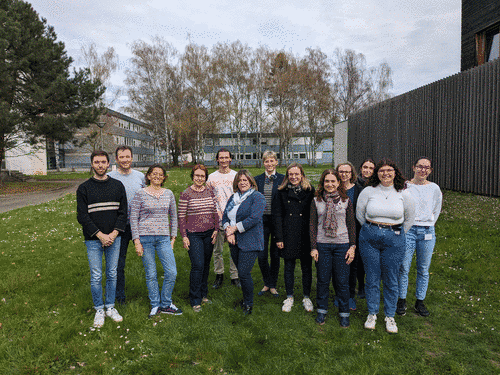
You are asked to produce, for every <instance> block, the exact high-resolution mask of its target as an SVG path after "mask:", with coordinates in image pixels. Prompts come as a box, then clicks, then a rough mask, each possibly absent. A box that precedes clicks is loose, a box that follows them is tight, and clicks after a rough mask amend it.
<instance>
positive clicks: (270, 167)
mask: <svg viewBox="0 0 500 375" xmlns="http://www.w3.org/2000/svg"><path fill="white" fill-rule="evenodd" d="M277 165H278V160H276V159H275V158H267V159H266V160H264V168H265V169H266V172H267V174H273V173H274V171H275V170H276V166H277Z"/></svg>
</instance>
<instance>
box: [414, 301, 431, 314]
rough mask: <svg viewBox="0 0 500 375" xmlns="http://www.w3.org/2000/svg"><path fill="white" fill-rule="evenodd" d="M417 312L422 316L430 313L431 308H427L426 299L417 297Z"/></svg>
mask: <svg viewBox="0 0 500 375" xmlns="http://www.w3.org/2000/svg"><path fill="white" fill-rule="evenodd" d="M415 312H416V313H417V314H418V315H420V316H429V315H430V312H429V310H427V307H425V305H424V301H423V300H421V299H417V302H415Z"/></svg>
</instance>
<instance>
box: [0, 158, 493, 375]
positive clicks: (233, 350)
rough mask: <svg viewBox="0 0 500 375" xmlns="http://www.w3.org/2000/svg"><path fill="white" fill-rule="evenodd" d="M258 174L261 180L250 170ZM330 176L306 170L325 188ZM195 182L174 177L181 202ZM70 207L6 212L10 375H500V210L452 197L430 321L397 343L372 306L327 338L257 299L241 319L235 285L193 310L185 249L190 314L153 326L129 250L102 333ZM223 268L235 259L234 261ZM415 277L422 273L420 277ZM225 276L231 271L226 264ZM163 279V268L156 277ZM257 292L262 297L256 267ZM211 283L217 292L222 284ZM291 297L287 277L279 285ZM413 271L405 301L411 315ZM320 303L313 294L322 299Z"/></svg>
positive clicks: (307, 317)
mask: <svg viewBox="0 0 500 375" xmlns="http://www.w3.org/2000/svg"><path fill="white" fill-rule="evenodd" d="M252 172H256V171H255V170H252ZM320 172H321V169H319V168H318V169H314V170H313V169H308V170H307V173H308V175H310V176H313V175H315V177H314V178H312V180H313V181H315V182H317V179H318V177H319V174H320ZM189 181H190V179H189V176H188V171H186V170H184V171H172V172H171V173H170V178H169V181H168V187H169V188H171V189H172V190H173V191H174V193H175V195H176V196H178V194H179V193H180V191H182V190H183V189H184V188H185V187H186V186H187V185H188V184H189ZM75 211H76V202H75V197H74V195H68V196H66V197H64V198H61V199H59V200H57V201H53V202H50V203H47V204H42V205H39V206H30V207H26V208H23V209H18V210H15V211H10V212H7V213H4V214H0V249H1V251H0V253H1V254H0V269H1V270H2V277H1V280H0V312H1V313H0V323H1V328H0V373H1V374H32V373H44V374H60V373H68V374H71V373H82V374H108V373H113V374H114V373H118V374H120V373H121V374H134V373H140V374H161V373H174V372H175V373H180V374H199V373H202V374H203V373H218V374H220V373H223V374H224V373H227V374H276V373H283V374H286V373H290V374H306V373H307V374H332V373H333V374H335V373H339V374H344V373H346V374H353V373H355V374H395V373H400V374H409V373H410V374H471V373H474V374H496V373H499V372H500V339H499V335H498V330H499V329H500V324H499V323H500V318H499V316H500V315H499V313H500V303H499V300H500V291H499V287H498V281H499V280H500V268H499V266H500V260H499V259H498V254H499V252H498V249H499V248H500V238H499V233H500V231H499V226H500V223H499V218H500V204H499V200H498V199H496V198H486V197H481V196H473V195H468V194H459V193H454V192H445V195H444V208H443V214H442V216H441V218H440V220H439V222H438V225H437V228H436V232H437V235H438V242H437V245H436V249H435V254H434V257H433V262H432V266H431V272H432V275H431V280H430V287H429V291H428V295H427V298H426V303H427V306H428V308H429V310H430V311H431V316H430V317H429V318H426V319H424V318H421V317H418V316H416V315H415V314H413V313H412V312H408V313H407V315H406V316H404V317H396V321H397V323H398V328H399V334H397V335H389V334H388V333H386V332H385V327H384V324H383V319H382V318H383V314H380V315H379V321H378V324H377V328H376V330H375V331H373V332H372V331H366V330H364V329H363V323H364V321H365V319H366V315H367V310H366V300H358V310H357V311H356V312H354V313H353V314H351V327H350V328H349V329H347V330H346V329H341V328H340V327H339V324H338V318H337V311H336V309H335V308H334V307H333V306H331V307H330V313H329V315H328V317H327V321H326V324H325V325H324V326H318V325H317V324H316V323H315V322H314V318H315V315H314V314H307V313H305V312H304V309H303V308H302V306H301V304H300V299H301V283H300V280H301V279H300V271H299V269H300V267H297V270H296V276H297V282H296V286H295V287H296V289H297V293H296V294H297V300H298V301H297V303H296V305H295V306H294V308H293V309H292V312H291V313H289V314H285V313H282V312H281V303H282V298H279V299H274V298H272V297H267V296H266V297H257V296H255V306H254V313H253V314H252V315H250V316H248V317H244V316H243V315H242V313H241V311H239V310H236V311H235V310H234V308H233V306H234V302H235V301H236V300H237V299H239V298H241V291H240V290H237V289H236V288H234V287H232V286H230V285H229V282H228V281H227V280H226V281H225V284H224V286H223V287H222V288H221V289H219V290H213V289H211V288H210V290H209V298H210V299H212V301H213V304H211V305H207V306H204V307H203V311H202V312H201V313H198V314H195V313H193V312H192V310H191V308H190V306H189V299H188V285H189V270H190V261H189V257H188V256H187V254H186V251H185V250H184V249H183V248H182V246H181V241H178V242H177V244H176V246H175V249H174V252H175V255H176V262H177V270H178V276H177V282H176V286H175V289H174V296H173V297H174V303H175V304H176V305H177V306H178V307H181V308H182V309H183V310H184V314H183V315H182V316H168V317H164V316H161V317H156V318H155V319H152V320H148V319H146V318H147V314H148V312H149V308H150V306H149V300H148V297H147V289H146V284H145V278H144V269H143V265H142V262H141V259H140V258H139V257H137V256H136V255H135V252H134V251H133V247H132V246H131V247H130V248H129V256H128V258H127V268H126V276H127V289H126V291H127V298H128V301H129V303H128V304H127V305H126V306H125V307H120V306H118V310H119V311H120V313H121V314H122V315H123V317H124V321H123V322H121V323H114V322H112V321H110V320H109V319H107V320H106V323H105V325H104V326H103V327H102V328H101V329H96V330H94V329H92V328H91V326H92V322H93V317H94V310H93V308H92V298H91V295H90V287H89V269H88V262H87V256H86V249H85V245H84V243H83V237H82V235H81V227H80V226H79V224H78V223H77V221H76V212H75ZM225 259H226V261H227V260H228V252H227V251H226V258H225ZM413 266H414V265H413ZM226 268H227V266H226ZM158 270H159V274H161V272H160V271H161V266H160V267H159V269H158ZM253 276H254V282H255V294H256V292H257V291H258V290H260V288H261V287H262V281H261V279H262V278H261V275H260V270H259V267H258V265H257V264H255V266H254V269H253ZM213 279H214V276H213V274H212V273H211V275H210V278H209V283H211V282H213ZM278 289H279V291H280V292H281V294H282V295H283V293H284V283H283V268H282V269H281V272H280V278H279V280H278ZM414 291H415V269H414V268H412V272H411V276H410V289H409V293H408V302H409V304H410V305H412V304H413V303H414V297H413V295H414ZM315 295H316V291H315V282H313V293H312V296H313V298H314V297H315Z"/></svg>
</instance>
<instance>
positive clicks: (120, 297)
mask: <svg viewBox="0 0 500 375" xmlns="http://www.w3.org/2000/svg"><path fill="white" fill-rule="evenodd" d="M120 237H121V243H120V256H119V257H118V268H117V276H116V295H115V297H116V300H117V301H125V259H126V258H127V250H128V244H129V242H130V241H131V240H132V232H131V230H130V224H127V226H126V227H125V231H124V232H123V233H121V235H120Z"/></svg>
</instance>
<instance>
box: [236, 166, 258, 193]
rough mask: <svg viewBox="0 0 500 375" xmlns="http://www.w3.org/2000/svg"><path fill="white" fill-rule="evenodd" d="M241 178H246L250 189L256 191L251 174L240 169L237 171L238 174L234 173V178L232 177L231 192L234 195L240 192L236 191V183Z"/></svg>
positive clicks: (255, 184) (246, 170)
mask: <svg viewBox="0 0 500 375" xmlns="http://www.w3.org/2000/svg"><path fill="white" fill-rule="evenodd" d="M241 176H245V177H246V178H248V181H250V187H251V188H252V189H256V190H257V189H258V188H257V183H256V182H255V179H254V178H253V177H252V174H251V173H250V171H249V170H248V169H240V170H239V171H238V173H236V176H234V180H233V191H234V192H235V193H236V192H237V191H239V190H240V189H238V183H239V182H240V178H241Z"/></svg>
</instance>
